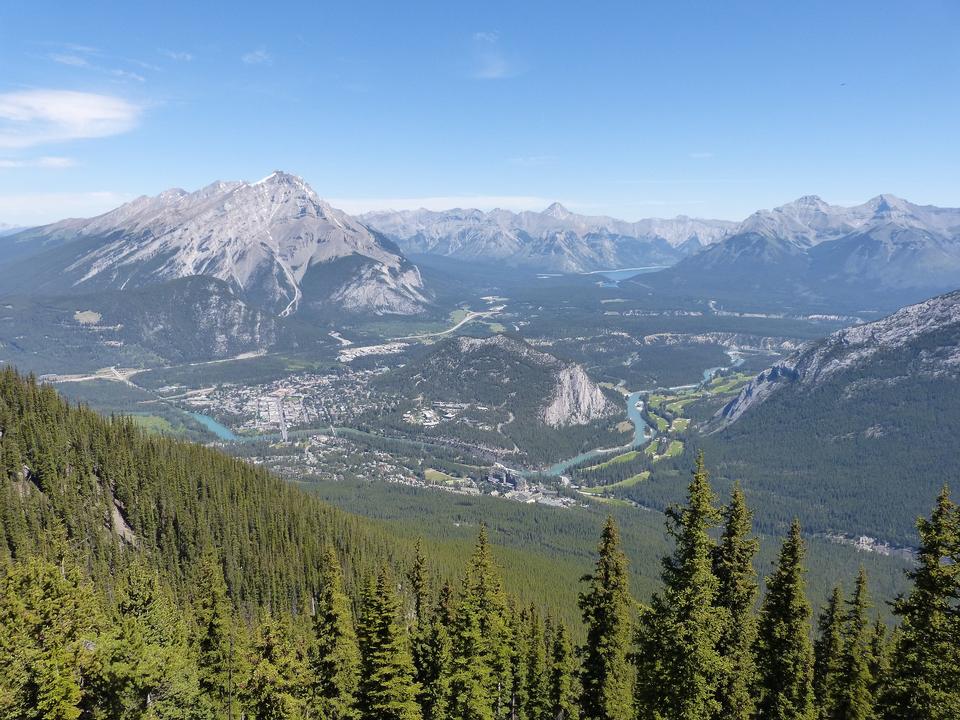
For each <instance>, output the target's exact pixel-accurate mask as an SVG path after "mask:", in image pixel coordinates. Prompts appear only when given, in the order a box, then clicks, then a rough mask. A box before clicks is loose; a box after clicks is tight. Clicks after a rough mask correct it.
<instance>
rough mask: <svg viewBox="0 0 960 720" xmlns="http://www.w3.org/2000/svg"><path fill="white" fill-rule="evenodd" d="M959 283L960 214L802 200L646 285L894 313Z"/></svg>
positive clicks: (888, 199)
mask: <svg viewBox="0 0 960 720" xmlns="http://www.w3.org/2000/svg"><path fill="white" fill-rule="evenodd" d="M958 278H960V209H956V208H939V207H934V206H930V205H915V204H913V203H911V202H908V201H906V200H903V199H901V198H898V197H895V196H893V195H879V196H877V197H875V198H873V199H871V200H868V201H867V202H865V203H863V204H861V205H855V206H853V207H841V206H837V205H829V204H827V203H826V202H824V201H823V200H822V199H820V198H819V197H816V196H805V197H802V198H799V199H798V200H795V201H793V202H791V203H788V204H786V205H783V206H781V207H778V208H774V209H773V210H761V211H759V212H756V213H754V214H753V215H751V216H750V217H748V218H747V219H746V220H744V221H743V222H742V223H740V224H739V226H737V228H736V229H735V231H734V232H732V233H731V234H730V235H729V236H728V237H726V238H724V239H723V240H722V241H720V242H718V243H716V244H714V245H712V246H711V247H709V248H707V249H705V250H704V251H703V252H700V253H697V254H696V255H693V256H690V257H687V258H684V259H683V260H681V261H680V262H678V263H677V264H676V265H674V266H673V267H671V268H669V269H668V270H665V271H663V272H661V273H658V274H657V276H646V277H645V278H644V282H647V280H650V281H651V282H652V283H653V284H654V286H656V287H658V288H661V289H665V288H673V289H681V290H686V291H694V290H695V291H697V292H699V293H704V292H706V293H710V294H712V295H715V296H719V297H725V296H730V295H731V294H735V295H738V296H740V297H743V296H745V295H750V294H752V295H754V296H756V297H764V298H765V299H770V298H773V297H780V298H783V297H785V298H788V299H789V300H793V299H796V300H800V301H804V302H810V301H814V302H815V301H822V300H828V301H833V302H837V301H840V302H844V303H847V304H850V305H853V306H858V305H860V304H862V303H875V302H881V303H882V304H884V305H885V306H887V307H893V306H899V305H902V304H904V303H906V302H915V301H917V300H919V299H920V298H922V297H927V296H930V295H932V294H936V293H941V292H945V291H948V290H952V289H955V288H956V287H957V285H958Z"/></svg>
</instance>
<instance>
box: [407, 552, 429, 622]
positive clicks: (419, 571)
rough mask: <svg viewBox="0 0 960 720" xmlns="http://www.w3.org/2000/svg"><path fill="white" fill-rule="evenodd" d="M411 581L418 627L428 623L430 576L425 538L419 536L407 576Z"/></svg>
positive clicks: (414, 612)
mask: <svg viewBox="0 0 960 720" xmlns="http://www.w3.org/2000/svg"><path fill="white" fill-rule="evenodd" d="M407 579H408V580H409V581H410V591H411V592H412V593H413V616H414V619H415V620H416V623H417V627H421V626H424V625H426V621H427V606H428V602H429V601H428V599H427V587H428V584H429V578H428V577H427V560H426V558H425V557H424V556H423V540H421V539H420V538H417V544H416V546H415V547H414V560H413V567H412V568H411V569H410V574H409V576H408V577H407Z"/></svg>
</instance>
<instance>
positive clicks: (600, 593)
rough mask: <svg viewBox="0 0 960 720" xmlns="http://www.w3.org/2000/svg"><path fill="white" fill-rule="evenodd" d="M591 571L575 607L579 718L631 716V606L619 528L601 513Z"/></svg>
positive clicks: (609, 719) (619, 719) (596, 719)
mask: <svg viewBox="0 0 960 720" xmlns="http://www.w3.org/2000/svg"><path fill="white" fill-rule="evenodd" d="M598 552H599V558H598V559H597V563H596V567H595V568H594V571H593V574H591V575H587V576H585V577H584V578H583V579H584V581H586V582H587V583H588V587H587V589H586V590H585V591H584V592H582V593H581V594H580V603H579V604H580V610H581V612H582V613H583V622H584V624H585V625H586V627H587V642H586V646H585V647H584V651H583V667H582V670H581V687H582V695H581V710H582V714H581V717H583V718H584V720H629V718H631V717H632V715H633V708H632V703H631V699H630V696H631V689H632V688H631V685H632V682H633V675H632V671H631V667H630V663H629V661H628V658H627V655H628V652H629V643H630V624H631V605H632V602H633V601H632V599H631V597H630V585H629V581H628V579H627V558H626V555H624V553H623V550H622V549H621V548H620V531H619V530H618V529H617V524H616V523H615V522H614V520H613V518H612V517H608V518H607V522H606V524H605V525H604V527H603V533H602V535H601V537H600V545H599V548H598Z"/></svg>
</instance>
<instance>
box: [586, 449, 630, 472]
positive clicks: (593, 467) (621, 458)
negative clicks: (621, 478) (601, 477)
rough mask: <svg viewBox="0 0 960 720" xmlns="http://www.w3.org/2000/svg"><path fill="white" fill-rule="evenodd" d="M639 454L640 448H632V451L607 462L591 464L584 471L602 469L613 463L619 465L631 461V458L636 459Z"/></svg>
mask: <svg viewBox="0 0 960 720" xmlns="http://www.w3.org/2000/svg"><path fill="white" fill-rule="evenodd" d="M639 454H640V452H639V451H638V450H631V451H630V452H625V453H623V455H617V456H616V457H612V458H610V459H609V460H607V461H605V462H602V463H598V464H596V465H591V466H590V467H585V468H584V471H585V472H592V471H594V470H602V469H603V468H605V467H610V466H611V465H619V464H621V463H625V462H630V461H631V460H633V459H635V458H636V457H637V456H638V455H639Z"/></svg>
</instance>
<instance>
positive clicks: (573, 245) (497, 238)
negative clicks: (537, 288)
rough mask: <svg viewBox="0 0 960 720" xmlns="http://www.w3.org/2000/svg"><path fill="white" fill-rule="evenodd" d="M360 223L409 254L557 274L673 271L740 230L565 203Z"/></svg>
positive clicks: (372, 217)
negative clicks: (630, 218) (619, 215)
mask: <svg viewBox="0 0 960 720" xmlns="http://www.w3.org/2000/svg"><path fill="white" fill-rule="evenodd" d="M360 220H361V221H362V222H364V223H365V224H366V225H368V226H369V227H371V228H375V229H376V230H378V231H379V232H381V233H383V234H384V235H385V236H387V237H388V238H390V239H391V240H393V241H394V242H395V243H396V244H397V245H398V246H399V247H400V248H401V249H403V251H404V252H406V253H409V254H431V255H444V256H448V257H453V258H460V259H466V260H480V261H484V262H506V263H508V264H509V265H512V266H517V267H529V268H533V269H536V270H540V271H552V272H586V271H591V270H601V269H611V268H618V267H634V266H640V265H672V264H673V263H675V262H677V261H678V260H680V259H681V258H683V257H685V256H686V255H689V254H691V253H694V252H697V251H699V250H701V249H702V248H703V247H705V246H709V245H711V244H712V243H715V242H717V241H719V240H721V239H722V238H724V237H726V236H727V235H728V234H729V233H730V232H731V231H732V230H733V229H734V228H735V227H736V223H733V222H729V221H725V220H699V219H695V218H689V217H685V216H680V217H676V218H673V219H657V218H651V219H645V220H639V221H637V222H627V221H625V220H617V219H616V218H611V217H606V216H596V217H594V216H588V215H578V214H576V213H573V212H570V211H569V210H567V209H566V208H565V207H563V205H561V204H560V203H553V204H552V205H550V207H548V208H547V209H546V210H544V211H543V212H531V211H524V212H519V213H514V212H511V211H509V210H491V211H489V212H483V211H481V210H476V209H462V208H457V209H453V210H446V211H442V212H436V211H432V210H425V209H420V210H404V211H377V212H370V213H366V214H364V215H361V216H360Z"/></svg>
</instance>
